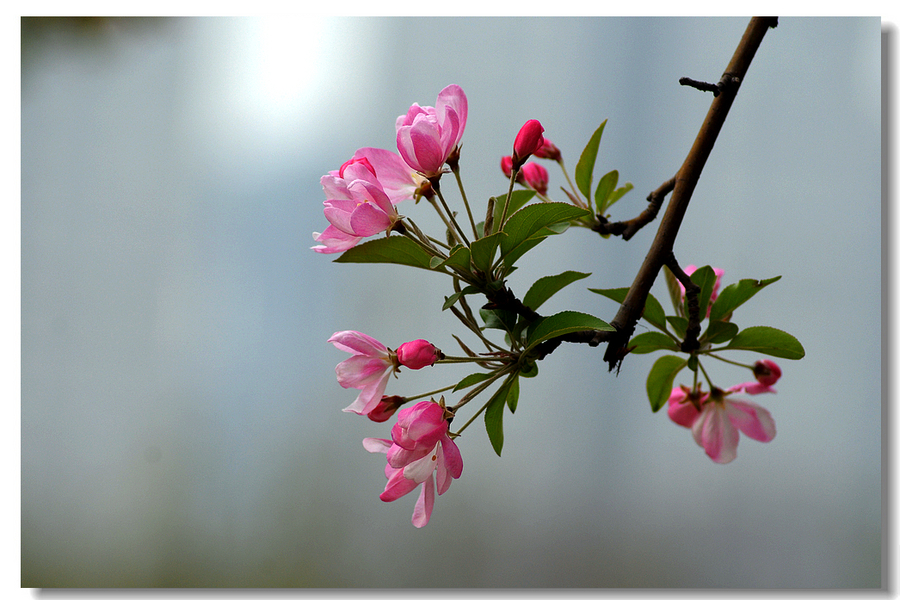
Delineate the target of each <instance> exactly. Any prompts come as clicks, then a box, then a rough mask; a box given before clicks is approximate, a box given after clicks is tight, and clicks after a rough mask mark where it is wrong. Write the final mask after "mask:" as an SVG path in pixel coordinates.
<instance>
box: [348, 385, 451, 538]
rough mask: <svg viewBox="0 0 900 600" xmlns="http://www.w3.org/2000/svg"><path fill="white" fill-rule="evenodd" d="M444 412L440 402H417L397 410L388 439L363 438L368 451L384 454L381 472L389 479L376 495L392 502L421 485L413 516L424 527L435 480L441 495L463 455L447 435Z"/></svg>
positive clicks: (415, 523) (414, 521) (429, 510)
mask: <svg viewBox="0 0 900 600" xmlns="http://www.w3.org/2000/svg"><path fill="white" fill-rule="evenodd" d="M446 416H447V415H446V411H445V409H444V407H443V406H442V405H441V404H438V403H436V402H429V401H425V402H419V403H418V404H416V405H414V406H410V407H408V408H404V409H403V410H401V411H400V412H399V413H397V423H396V424H394V427H393V428H392V429H391V439H390V440H385V439H379V438H366V439H364V440H363V447H364V448H365V449H366V450H368V451H369V452H380V453H383V454H386V455H387V465H385V469H384V474H385V475H386V476H387V479H388V482H387V485H385V488H384V491H383V492H382V493H381V495H380V496H379V498H381V500H382V501H384V502H393V501H394V500H396V499H397V498H400V497H402V496H405V495H406V494H408V493H409V492H411V491H413V490H414V489H415V488H417V487H420V486H421V492H420V493H419V499H418V500H417V501H416V505H415V508H414V509H413V517H412V523H413V525H415V526H416V527H424V526H425V525H426V524H427V523H428V520H429V519H430V518H431V512H432V510H433V508H434V497H435V496H434V492H435V483H436V484H437V493H438V495H441V494H443V493H444V492H446V491H447V490H448V489H449V488H450V483H451V482H452V480H453V479H459V477H460V475H462V467H463V464H462V456H461V455H460V453H459V449H458V448H457V447H456V444H455V443H454V442H453V440H451V439H450V436H449V435H448V430H449V424H448V422H447V420H446ZM435 478H436V481H435Z"/></svg>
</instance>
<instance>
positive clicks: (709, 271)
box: [684, 265, 716, 321]
mask: <svg viewBox="0 0 900 600" xmlns="http://www.w3.org/2000/svg"><path fill="white" fill-rule="evenodd" d="M691 281H693V282H694V283H696V284H697V285H698V286H699V287H700V293H699V294H698V295H697V296H698V300H699V301H700V312H699V318H700V321H703V319H705V318H706V308H707V307H708V306H709V299H710V298H711V297H712V291H713V287H714V286H715V284H716V273H715V271H713V268H712V267H710V266H708V265H707V266H705V267H700V268H699V269H697V270H696V271H694V272H693V273H691ZM684 312H685V315H687V316H690V314H688V307H687V294H685V306H684Z"/></svg>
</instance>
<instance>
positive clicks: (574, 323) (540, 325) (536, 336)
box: [526, 310, 615, 351]
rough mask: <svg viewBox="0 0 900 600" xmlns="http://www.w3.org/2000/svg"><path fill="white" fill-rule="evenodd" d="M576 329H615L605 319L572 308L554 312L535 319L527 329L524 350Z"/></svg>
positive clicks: (573, 331)
mask: <svg viewBox="0 0 900 600" xmlns="http://www.w3.org/2000/svg"><path fill="white" fill-rule="evenodd" d="M576 331H615V330H614V329H613V327H612V326H610V325H609V323H607V322H606V321H602V320H600V319H598V318H597V317H595V316H593V315H588V314H585V313H580V312H575V311H573V310H567V311H563V312H561V313H556V314H555V315H551V316H549V317H545V318H543V319H541V320H540V321H537V322H536V323H535V324H534V325H533V326H532V327H530V328H529V331H528V336H527V339H528V343H527V346H526V351H527V350H530V349H532V348H534V347H535V346H537V345H538V344H540V343H541V342H543V341H544V340H548V339H550V338H554V337H558V336H561V335H565V334H567V333H575V332H576Z"/></svg>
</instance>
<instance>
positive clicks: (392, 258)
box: [334, 235, 431, 271]
mask: <svg viewBox="0 0 900 600" xmlns="http://www.w3.org/2000/svg"><path fill="white" fill-rule="evenodd" d="M334 262H338V263H394V264H397V265H406V266H408V267H418V268H420V269H427V270H429V271H430V270H431V255H430V254H429V253H428V252H426V251H425V250H424V249H423V248H422V247H421V246H420V245H418V244H417V243H415V242H414V241H412V240H411V239H409V238H407V237H404V236H402V235H391V236H388V237H383V238H377V239H374V240H370V241H368V242H365V243H362V244H360V245H358V246H354V247H352V248H350V249H349V250H345V251H344V253H343V254H341V255H340V256H339V257H337V258H336V259H335V260H334Z"/></svg>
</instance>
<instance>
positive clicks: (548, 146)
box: [534, 138, 562, 160]
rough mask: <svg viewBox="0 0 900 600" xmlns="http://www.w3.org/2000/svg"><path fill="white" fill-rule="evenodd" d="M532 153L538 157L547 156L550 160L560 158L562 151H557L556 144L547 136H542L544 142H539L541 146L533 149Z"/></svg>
mask: <svg viewBox="0 0 900 600" xmlns="http://www.w3.org/2000/svg"><path fill="white" fill-rule="evenodd" d="M534 155H535V156H537V157H538V158H548V159H550V160H559V159H560V158H562V152H560V151H559V148H557V147H556V144H554V143H553V142H551V141H550V140H548V139H547V138H544V143H543V144H541V147H540V148H538V149H537V150H535V151H534Z"/></svg>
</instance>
